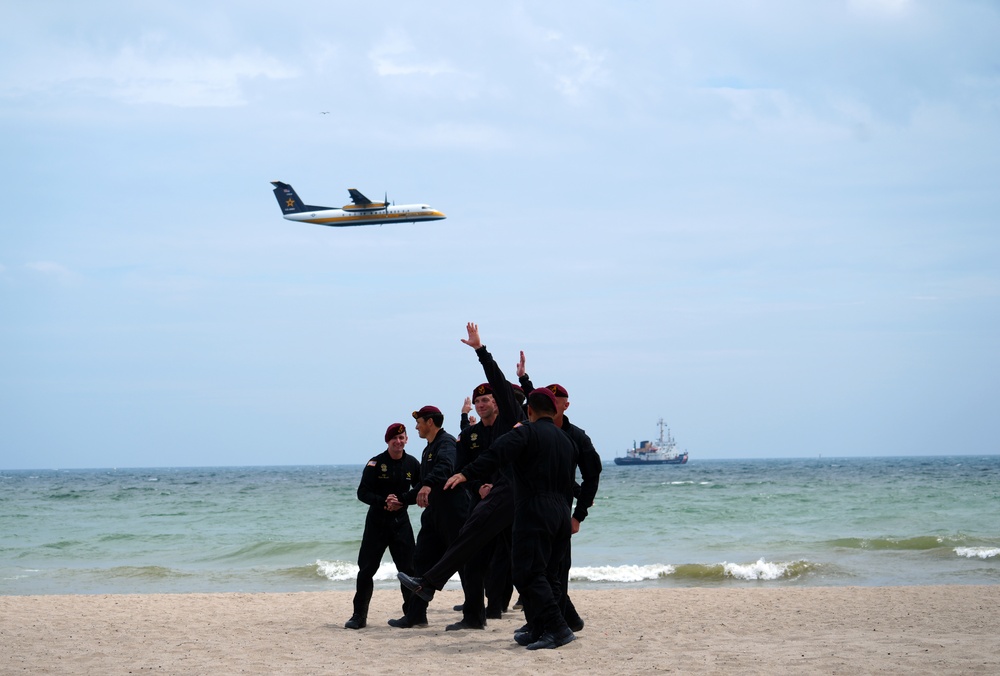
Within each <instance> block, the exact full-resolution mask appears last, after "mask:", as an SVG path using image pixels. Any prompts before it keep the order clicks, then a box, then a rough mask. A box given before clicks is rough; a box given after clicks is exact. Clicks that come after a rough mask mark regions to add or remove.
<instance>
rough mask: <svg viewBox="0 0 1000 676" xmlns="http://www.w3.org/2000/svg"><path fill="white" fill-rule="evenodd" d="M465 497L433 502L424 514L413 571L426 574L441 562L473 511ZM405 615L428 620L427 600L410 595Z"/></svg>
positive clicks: (419, 619) (414, 618)
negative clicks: (458, 499) (450, 501)
mask: <svg viewBox="0 0 1000 676" xmlns="http://www.w3.org/2000/svg"><path fill="white" fill-rule="evenodd" d="M464 497H465V498H466V500H465V501H464V502H460V501H454V502H453V503H444V504H441V505H438V506H433V505H432V506H431V507H428V508H427V509H425V510H424V513H423V514H421V515H420V532H419V533H417V544H416V550H415V551H414V553H413V575H416V576H418V577H426V573H427V571H428V570H429V569H430V568H431V566H433V565H434V564H435V563H437V561H438V560H439V559H440V558H441V557H442V556H443V555H444V553H445V552H446V551H448V548H449V547H450V546H451V544H452V542H454V541H455V540H456V539H457V538H458V533H459V530H460V529H461V528H462V525H463V524H464V523H465V520H466V516H467V515H468V513H469V509H468V504H469V503H468V500H467V497H468V496H467V495H465V496H464ZM449 577H451V576H450V575H449ZM405 615H406V617H407V618H408V619H409V620H410V621H411V622H413V623H414V624H417V623H420V624H422V623H425V622H427V601H424V600H423V599H422V598H420V597H419V596H417V595H415V594H414V595H413V596H411V597H410V600H409V603H408V606H407V608H406V611H405Z"/></svg>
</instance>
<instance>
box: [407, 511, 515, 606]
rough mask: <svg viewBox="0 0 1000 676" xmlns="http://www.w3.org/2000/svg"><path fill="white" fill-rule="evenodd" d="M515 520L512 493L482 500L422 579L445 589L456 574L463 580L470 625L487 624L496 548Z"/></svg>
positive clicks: (435, 586)
mask: <svg viewBox="0 0 1000 676" xmlns="http://www.w3.org/2000/svg"><path fill="white" fill-rule="evenodd" d="M513 521H514V502H513V495H512V493H510V492H509V491H506V492H504V493H500V494H498V495H496V496H493V495H489V496H487V497H486V499H485V500H481V501H480V502H479V503H478V504H477V505H476V506H475V508H473V510H472V513H471V514H469V518H468V519H466V521H465V523H464V524H463V525H462V528H461V530H459V532H458V537H456V538H455V540H454V541H453V542H452V543H451V545H450V546H449V547H448V549H447V550H446V551H445V552H444V553H443V554H442V555H441V557H440V558H439V559H438V560H437V562H435V563H434V565H433V566H432V567H430V568H429V569H428V570H426V571H425V572H424V574H423V575H422V577H423V578H424V579H425V580H427V582H428V583H429V584H430V585H431V586H432V587H434V588H435V589H442V588H443V587H444V585H445V583H447V582H448V580H449V579H451V576H452V575H454V574H455V573H456V572H458V573H460V574H461V577H462V590H463V591H464V592H465V602H464V604H463V607H462V619H463V620H464V621H466V622H468V623H470V624H474V625H481V624H483V623H485V622H486V607H485V603H484V591H485V587H486V577H487V572H488V571H489V568H490V563H491V561H492V558H493V549H492V545H493V543H494V541H495V540H496V539H497V537H498V536H502V534H503V532H504V531H505V530H506V529H508V528H510V526H511V523H513Z"/></svg>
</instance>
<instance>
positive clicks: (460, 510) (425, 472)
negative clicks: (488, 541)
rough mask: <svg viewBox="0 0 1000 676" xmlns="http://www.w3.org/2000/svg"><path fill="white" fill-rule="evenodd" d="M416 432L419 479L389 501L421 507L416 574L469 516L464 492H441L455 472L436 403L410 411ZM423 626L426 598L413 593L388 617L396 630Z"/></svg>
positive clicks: (452, 453) (450, 439)
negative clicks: (421, 442)
mask: <svg viewBox="0 0 1000 676" xmlns="http://www.w3.org/2000/svg"><path fill="white" fill-rule="evenodd" d="M413 419H414V420H416V427H417V434H419V435H420V438H421V439H423V440H425V441H426V442H427V446H426V447H425V448H424V451H423V453H422V454H421V456H420V481H419V483H418V484H417V485H415V486H414V487H413V488H411V489H410V490H409V491H407V492H406V493H404V494H403V495H400V496H393V499H392V500H390V501H389V502H390V504H392V503H393V502H398V503H400V504H406V505H412V504H416V505H417V506H419V507H422V508H423V509H424V513H423V514H421V515H420V532H419V533H418V534H417V544H416V549H415V551H414V553H413V571H414V573H415V574H417V575H420V574H422V573H423V572H424V571H425V570H427V569H428V568H430V567H431V566H433V565H434V563H435V562H436V561H437V560H438V559H439V558H441V555H442V554H444V552H445V550H446V549H448V546H449V545H450V544H451V543H452V541H453V540H454V539H455V538H456V537H457V536H458V531H459V529H460V528H461V527H462V524H463V523H465V518H466V517H467V516H468V515H469V493H468V491H447V492H445V491H443V490H442V489H443V488H444V482H445V481H447V480H448V477H449V476H450V475H451V473H452V472H454V471H455V467H456V464H455V463H456V458H457V450H456V447H455V437H453V436H452V435H450V434H449V433H448V432H446V431H445V430H444V429H443V428H442V425H443V424H444V414H443V413H441V409H439V408H437V407H436V406H424V407H422V408H421V409H420V410H419V411H414V412H413ZM426 625H427V601H425V600H424V599H422V598H420V597H419V596H417V595H415V594H414V595H413V596H411V597H410V601H409V603H408V604H407V608H406V609H405V611H404V613H403V616H402V617H400V618H399V619H390V620H389V626H390V627H396V628H398V629H409V628H411V627H423V626H426Z"/></svg>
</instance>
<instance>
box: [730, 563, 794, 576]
mask: <svg viewBox="0 0 1000 676" xmlns="http://www.w3.org/2000/svg"><path fill="white" fill-rule="evenodd" d="M791 565H792V564H790V563H771V562H770V561H765V560H764V559H762V558H761V559H757V560H756V561H755V562H753V563H749V564H742V563H723V564H722V567H723V569H724V570H725V571H726V575H729V576H730V577H735V578H736V579H738V580H780V579H781V578H782V577H784V576H785V575H786V574H787V573H788V568H789V566H791Z"/></svg>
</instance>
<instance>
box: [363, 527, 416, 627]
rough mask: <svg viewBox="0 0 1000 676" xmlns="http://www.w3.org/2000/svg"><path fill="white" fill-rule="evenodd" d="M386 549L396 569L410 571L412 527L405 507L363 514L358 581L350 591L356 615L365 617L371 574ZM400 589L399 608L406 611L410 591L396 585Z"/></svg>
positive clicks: (412, 547) (411, 563)
mask: <svg viewBox="0 0 1000 676" xmlns="http://www.w3.org/2000/svg"><path fill="white" fill-rule="evenodd" d="M386 549H388V550H389V555H390V556H392V562H393V563H394V564H396V570H399V571H402V572H404V573H407V574H412V573H413V552H414V549H415V546H414V542H413V527H412V526H410V517H409V516H407V514H406V510H405V509H404V510H399V511H398V512H392V513H389V512H374V513H373V512H372V511H371V510H369V512H368V515H367V516H366V517H365V532H364V535H363V536H362V537H361V549H360V550H359V551H358V581H357V585H356V591H355V593H354V616H355V617H357V618H359V619H366V618H367V617H368V604H369V603H371V600H372V590H374V588H375V583H374V581H373V580H374V578H375V573H376V572H378V567H379V566H380V565H381V564H382V557H383V556H384V555H385V550H386ZM399 589H400V591H401V592H402V593H403V612H404V613H405V612H406V609H407V607H408V603H409V599H410V596H411V595H412V592H411V591H410V590H409V589H407V588H406V587H404V586H403V585H402V584H401V585H399Z"/></svg>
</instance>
